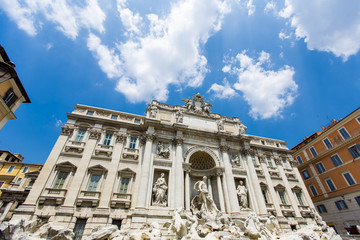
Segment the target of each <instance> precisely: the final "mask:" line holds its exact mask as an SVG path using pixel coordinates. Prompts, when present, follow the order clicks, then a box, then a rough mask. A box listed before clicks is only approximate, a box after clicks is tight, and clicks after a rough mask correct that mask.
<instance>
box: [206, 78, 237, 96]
mask: <svg viewBox="0 0 360 240" xmlns="http://www.w3.org/2000/svg"><path fill="white" fill-rule="evenodd" d="M211 91H212V92H214V97H215V98H220V99H226V98H231V97H233V96H235V95H236V92H235V90H234V89H233V88H232V87H231V86H230V84H229V83H228V82H227V81H225V83H224V85H219V84H217V83H214V84H212V85H211V87H210V89H209V90H208V91H207V92H208V93H210V92H211Z"/></svg>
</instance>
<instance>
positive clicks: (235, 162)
mask: <svg viewBox="0 0 360 240" xmlns="http://www.w3.org/2000/svg"><path fill="white" fill-rule="evenodd" d="M231 165H233V166H236V167H239V166H241V162H240V158H239V155H237V154H234V155H233V156H232V158H231Z"/></svg>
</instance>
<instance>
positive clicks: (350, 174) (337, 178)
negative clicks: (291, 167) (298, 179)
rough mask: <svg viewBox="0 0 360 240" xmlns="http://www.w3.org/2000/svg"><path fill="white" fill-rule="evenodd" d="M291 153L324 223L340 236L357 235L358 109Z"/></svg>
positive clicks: (359, 206)
mask: <svg viewBox="0 0 360 240" xmlns="http://www.w3.org/2000/svg"><path fill="white" fill-rule="evenodd" d="M292 151H293V157H294V159H295V160H296V161H297V165H298V169H299V172H300V173H301V175H302V178H303V179H304V182H305V185H306V187H307V189H308V191H309V193H310V194H311V198H312V200H313V202H314V204H315V206H316V208H317V210H318V212H319V213H320V214H321V216H322V217H323V220H325V221H326V222H327V224H328V225H329V226H332V227H334V228H335V229H336V230H337V231H338V232H339V233H342V234H345V233H350V234H354V233H357V230H356V225H360V108H358V109H356V110H355V111H354V112H352V113H350V114H349V115H347V116H346V117H344V118H343V119H341V120H339V121H335V120H333V121H332V123H331V124H330V125H329V126H327V127H322V131H320V132H316V133H314V134H313V135H311V136H310V137H306V138H304V140H303V141H302V142H300V143H299V144H298V145H296V146H295V147H294V148H293V149H292Z"/></svg>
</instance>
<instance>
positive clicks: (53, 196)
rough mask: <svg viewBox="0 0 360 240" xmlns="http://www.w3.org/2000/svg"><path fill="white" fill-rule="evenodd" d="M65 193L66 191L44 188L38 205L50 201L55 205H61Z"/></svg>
mask: <svg viewBox="0 0 360 240" xmlns="http://www.w3.org/2000/svg"><path fill="white" fill-rule="evenodd" d="M66 192H67V190H66V189H57V188H45V190H44V192H43V193H42V194H41V196H40V197H39V204H44V203H45V202H46V201H50V202H55V204H56V205H61V204H63V203H64V200H65V196H66Z"/></svg>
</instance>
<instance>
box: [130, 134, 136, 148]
mask: <svg viewBox="0 0 360 240" xmlns="http://www.w3.org/2000/svg"><path fill="white" fill-rule="evenodd" d="M136 141H137V138H136V137H131V138H130V144H129V148H131V149H135V147H136Z"/></svg>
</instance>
